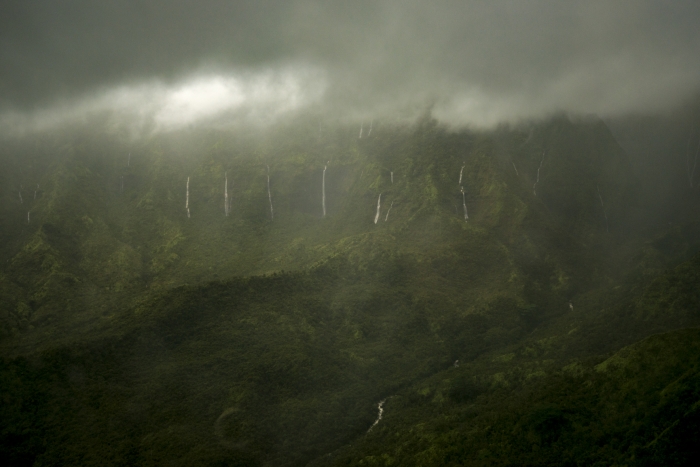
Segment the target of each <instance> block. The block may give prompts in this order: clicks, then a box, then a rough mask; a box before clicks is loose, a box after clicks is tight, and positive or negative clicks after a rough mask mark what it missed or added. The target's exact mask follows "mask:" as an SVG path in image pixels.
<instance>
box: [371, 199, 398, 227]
mask: <svg viewBox="0 0 700 467" xmlns="http://www.w3.org/2000/svg"><path fill="white" fill-rule="evenodd" d="M393 206H394V202H393V201H392V202H391V204H390V205H389V210H388V211H387V212H386V217H385V218H384V222H386V221H388V220H389V213H390V212H391V208H392V207H393ZM375 224H376V222H375Z"/></svg>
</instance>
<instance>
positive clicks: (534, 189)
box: [532, 152, 544, 196]
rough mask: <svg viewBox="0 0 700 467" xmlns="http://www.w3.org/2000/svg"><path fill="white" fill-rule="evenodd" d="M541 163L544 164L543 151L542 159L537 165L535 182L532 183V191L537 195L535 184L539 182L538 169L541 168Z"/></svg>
mask: <svg viewBox="0 0 700 467" xmlns="http://www.w3.org/2000/svg"><path fill="white" fill-rule="evenodd" d="M542 164H544V152H543V153H542V160H541V161H540V166H539V167H537V180H535V184H534V185H532V193H533V194H534V195H535V196H537V184H538V183H540V169H541V168H542Z"/></svg>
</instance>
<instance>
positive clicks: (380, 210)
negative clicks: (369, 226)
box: [374, 193, 382, 224]
mask: <svg viewBox="0 0 700 467" xmlns="http://www.w3.org/2000/svg"><path fill="white" fill-rule="evenodd" d="M381 212H382V194H381V193H379V199H378V200H377V214H376V215H375V216H374V223H375V224H376V223H377V222H378V221H379V214H381Z"/></svg>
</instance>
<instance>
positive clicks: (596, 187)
mask: <svg viewBox="0 0 700 467" xmlns="http://www.w3.org/2000/svg"><path fill="white" fill-rule="evenodd" d="M595 189H596V191H597V192H598V199H600V206H601V207H602V208H603V216H604V217H605V231H606V232H608V233H610V227H609V226H608V215H607V213H606V212H605V205H604V204H603V197H602V196H601V195H600V188H598V185H596V186H595Z"/></svg>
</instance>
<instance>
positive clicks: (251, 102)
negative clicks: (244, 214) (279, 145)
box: [0, 0, 700, 125]
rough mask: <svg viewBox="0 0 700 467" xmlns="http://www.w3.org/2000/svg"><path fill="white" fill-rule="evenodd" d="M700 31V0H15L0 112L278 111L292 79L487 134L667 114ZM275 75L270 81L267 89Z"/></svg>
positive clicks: (324, 101)
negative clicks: (554, 120)
mask: <svg viewBox="0 0 700 467" xmlns="http://www.w3.org/2000/svg"><path fill="white" fill-rule="evenodd" d="M699 25H700V2H697V1H675V2H662V1H651V0H646V1H644V0H640V1H618V2H609V1H599V2H596V1H582V2H573V1H571V2H568V1H567V2H563V1H559V0H557V1H524V0H516V1H471V2H462V1H454V2H418V1H411V0H402V1H352V2H322V1H303V0H289V1H260V0H256V1H235V2H225V1H218V2H216V1H202V0H200V1H171V0H168V1H165V0H160V1H155V0H149V1H123V0H122V1H106V0H102V1H99V2H94V1H75V0H74V1H61V2H54V1H44V2H39V1H37V2H26V1H15V0H10V1H9V2H8V1H7V0H6V1H5V2H3V3H2V6H0V103H2V104H4V105H5V106H6V107H7V108H14V109H15V111H16V112H18V111H21V112H24V111H25V110H26V109H31V108H34V109H37V108H39V109H41V108H46V106H54V108H57V109H60V110H56V111H55V112H58V113H59V114H60V113H66V112H67V113H68V114H70V113H71V112H73V113H76V112H77V113H79V112H80V109H84V108H91V109H92V108H101V107H100V106H103V107H109V106H110V103H112V101H113V100H114V99H115V97H114V96H116V95H119V96H121V102H122V105H125V106H131V104H124V103H125V102H131V101H133V102H147V103H148V105H147V106H146V107H145V109H146V110H143V112H146V113H150V114H156V113H158V112H161V117H162V118H165V120H168V117H167V116H165V115H164V114H162V112H164V110H163V109H165V108H169V109H173V105H174V104H173V101H172V99H173V96H174V95H177V96H179V97H178V99H180V101H178V102H179V104H178V105H179V107H178V105H175V108H178V109H180V110H182V109H187V108H189V107H188V106H190V107H192V106H194V107H197V109H198V110H197V112H199V113H198V114H197V115H205V116H211V115H214V114H215V113H216V112H214V113H213V114H211V113H207V111H206V109H207V107H206V105H204V106H202V105H200V104H198V103H193V102H190V101H187V103H185V104H183V103H182V102H184V101H183V97H182V96H183V95H185V94H186V95H188V96H190V97H191V98H192V99H196V93H197V90H204V91H203V93H202V95H204V96H209V97H207V99H209V101H211V102H218V103H221V102H230V103H231V104H230V105H231V106H233V107H235V106H236V105H246V106H248V107H249V108H252V107H255V106H258V105H260V104H259V102H261V101H262V102H264V103H265V105H267V106H268V108H272V107H274V106H273V105H272V104H271V102H272V101H274V99H276V98H275V97H274V96H282V94H283V92H282V91H279V90H275V89H272V88H274V83H277V82H280V83H286V84H285V85H284V86H286V88H285V87H284V86H283V87H282V88H280V89H292V91H291V92H296V97H295V98H294V99H293V100H294V102H295V105H297V104H298V105H297V106H296V107H295V106H294V105H293V106H291V107H290V106H289V99H287V100H286V104H285V105H287V107H286V108H297V107H299V106H302V104H303V101H305V100H307V101H308V102H313V103H314V105H319V106H325V107H326V108H327V109H329V110H334V111H336V112H337V113H338V114H340V113H342V114H343V115H345V116H348V117H349V118H367V117H370V116H381V115H389V114H392V113H396V112H397V111H410V110H411V109H413V108H421V109H422V108H425V106H427V105H432V106H433V111H434V113H435V115H437V116H438V117H440V118H442V119H444V120H447V121H451V122H454V123H457V124H460V123H466V124H477V125H489V124H493V123H496V122H499V121H503V120H513V119H518V118H527V117H533V116H535V117H536V116H542V115H546V114H547V113H551V112H555V111H560V110H564V111H570V112H580V113H598V114H601V115H618V114H622V113H626V112H636V111H641V112H645V111H657V110H663V109H665V108H669V107H672V106H674V105H677V104H679V103H681V102H682V101H683V100H685V99H687V98H689V97H690V96H692V95H693V94H695V93H696V92H697V91H698V85H699V83H700V54H698V53H697V51H698V50H700V32H699V31H700V27H698V26H699ZM207 76H208V77H209V78H206V77H207ZM270 76H273V78H270ZM226 77H232V78H230V79H233V81H226V80H227V79H229V78H226ZM261 77H263V78H261ZM207 79H210V80H214V81H216V80H219V81H217V82H218V83H219V84H221V83H224V84H222V85H221V86H219V87H220V92H221V93H223V94H217V92H219V91H215V90H214V91H212V89H210V88H207V87H206V86H204V85H202V86H200V87H196V86H195V87H194V88H192V87H191V86H190V88H188V89H190V90H191V91H190V92H189V94H188V93H187V92H185V94H183V91H182V88H183V86H184V87H186V86H188V85H189V84H188V83H191V81H192V80H195V81H196V80H199V81H198V82H199V83H202V82H205V81H206V80H207ZM261 79H263V80H265V79H267V80H268V84H269V87H270V86H271V87H270V88H269V89H268V88H265V89H267V90H265V91H260V89H261V88H260V86H257V85H256V84H254V83H255V82H258V81H260V80H261ZM202 80H204V81H202ZM149 83H150V84H149ZM290 83H291V84H290ZM169 86H170V87H169ZM256 86H257V87H256ZM263 87H264V86H263ZM221 89H224V90H226V89H228V90H231V89H233V91H231V92H232V93H233V95H235V96H238V97H240V99H239V98H236V97H235V96H233V97H232V96H231V95H225V94H226V92H227V91H221ZM256 89H257V91H255V92H257V94H256V96H257V97H256V98H249V95H250V93H251V92H253V91H251V90H256ZM115 90H119V91H118V92H117V91H115ZM129 90H131V91H133V92H132V94H130V96H131V97H129V98H125V97H124V96H126V95H127V94H128V93H129V92H130V91H129ZM120 93H121V94H120ZM178 93H179V94H178ZM246 93H247V94H246ZM152 94H153V95H156V97H153V96H152ZM263 94H264V96H263V97H260V96H261V95H263ZM110 96H111V97H110ZM157 96H160V97H157ZM222 96H223V97H222ZM241 96H243V97H241ZM270 96H272V97H270ZM280 98H281V99H282V100H285V99H284V98H282V97H280ZM130 99H131V100H130ZM117 100H118V99H117ZM176 100H177V99H176ZM57 102H60V103H61V104H57ZM75 103H81V104H75ZM241 103H243V104H241ZM59 105H61V106H62V107H56V106H59ZM134 105H136V104H134ZM71 106H72V107H71ZM224 107H225V106H224ZM215 108H216V109H218V110H217V112H218V111H220V110H221V108H222V106H221V105H217V106H215ZM21 112H20V113H21ZM22 115H25V116H26V112H24V113H23V114H22ZM185 120H187V119H185ZM188 121H189V120H188Z"/></svg>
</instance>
